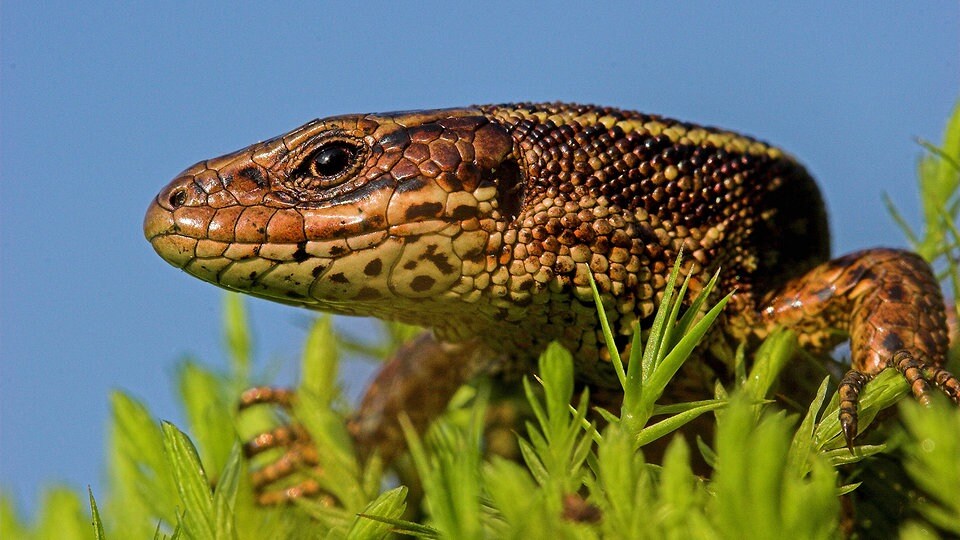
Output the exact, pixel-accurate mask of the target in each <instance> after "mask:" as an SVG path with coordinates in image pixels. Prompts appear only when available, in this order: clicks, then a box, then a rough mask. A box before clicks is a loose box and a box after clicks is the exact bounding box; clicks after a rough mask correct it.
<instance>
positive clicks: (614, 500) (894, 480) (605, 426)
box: [0, 106, 960, 539]
mask: <svg viewBox="0 0 960 540" xmlns="http://www.w3.org/2000/svg"><path fill="white" fill-rule="evenodd" d="M923 144H924V146H925V147H926V148H927V149H928V150H929V155H927V156H926V157H924V158H923V160H922V161H921V163H920V191H921V193H922V200H923V205H924V218H925V223H924V229H923V232H922V233H915V232H913V231H912V230H909V229H905V230H906V234H907V236H908V238H909V239H910V241H911V243H912V244H913V246H914V247H915V248H916V249H917V250H918V251H919V252H920V253H922V254H923V255H924V256H925V257H927V258H928V260H931V261H934V262H935V264H936V267H937V268H938V271H939V272H941V277H942V279H944V281H946V282H947V283H948V284H949V286H950V287H952V289H953V291H954V294H953V296H954V298H956V297H957V291H958V290H960V274H958V264H957V263H958V260H960V233H958V231H957V227H956V223H957V222H958V213H960V187H958V186H960V166H958V163H960V106H958V108H957V109H956V110H955V111H954V114H953V116H952V118H951V120H950V123H949V126H948V130H947V133H946V136H945V139H944V143H943V145H942V146H941V147H940V148H939V149H937V148H934V147H933V146H932V145H929V144H927V143H923ZM891 209H892V206H891ZM894 216H895V218H896V219H898V220H899V221H900V222H901V223H902V222H903V220H902V219H901V218H899V214H897V213H896V212H895V210H894ZM675 280H676V274H674V277H673V278H672V279H671V286H670V287H669V288H668V291H669V292H668V295H667V298H665V301H664V302H663V304H662V305H661V308H660V310H659V311H658V313H657V315H656V321H655V324H654V328H653V329H652V330H651V332H650V333H649V335H648V336H646V337H645V338H643V339H641V336H640V335H639V334H638V335H636V336H635V337H634V342H633V346H632V347H631V358H630V359H629V361H628V362H626V365H625V366H624V364H623V363H622V362H621V359H620V358H619V357H618V356H617V355H616V354H615V353H614V355H613V356H614V358H613V362H614V365H615V366H616V367H617V375H618V377H619V380H620V383H621V385H622V387H623V393H624V399H623V403H622V405H621V406H619V408H615V409H614V410H602V409H597V410H596V414H590V410H591V407H592V405H591V402H590V395H589V391H588V390H584V391H583V392H582V393H580V394H579V395H574V394H575V392H574V380H573V359H572V358H571V355H570V354H569V353H568V352H567V351H566V350H564V349H563V348H561V347H559V346H551V347H550V348H548V349H547V350H546V351H545V352H544V353H543V355H542V356H541V357H540V360H539V369H538V370H537V374H538V375H537V377H536V379H528V380H526V381H524V386H523V392H522V394H523V396H522V398H521V399H520V400H519V401H520V402H521V403H523V404H525V407H526V408H528V409H529V411H530V414H529V415H528V420H527V422H526V424H525V429H521V427H520V426H517V431H518V433H519V434H518V435H517V437H518V443H517V444H518V445H519V446H518V449H519V452H518V456H517V459H507V458H504V457H500V456H497V455H493V454H485V453H484V449H485V448H488V447H492V446H493V445H492V444H490V443H487V444H485V442H484V441H485V430H484V428H485V424H486V423H487V422H486V420H487V418H488V417H489V414H488V413H489V412H490V411H492V410H493V409H495V408H496V407H498V406H500V405H499V404H498V403H497V400H496V399H495V398H494V397H493V394H494V392H492V388H491V384H490V382H489V381H479V382H477V383H476V384H475V385H472V386H469V387H464V388H463V389H461V391H460V392H459V393H458V394H457V396H456V397H455V398H454V400H453V402H452V403H451V405H450V407H449V410H448V412H447V413H446V414H445V415H444V416H443V417H442V418H441V419H440V420H439V421H438V422H436V424H435V425H434V426H433V427H432V428H431V429H430V430H429V432H428V433H427V434H426V435H424V436H423V437H420V436H418V435H417V434H415V433H414V432H413V431H412V430H411V429H409V428H408V429H407V433H406V434H407V437H408V441H409V446H410V456H409V458H408V459H405V460H401V462H400V463H398V469H399V471H400V473H399V478H402V479H404V481H403V482H402V483H401V482H400V481H399V480H397V477H394V476H389V475H387V476H385V473H384V468H383V467H382V464H381V463H380V462H379V461H378V460H376V459H373V460H370V461H369V462H368V463H359V462H358V461H357V460H356V458H355V457H354V453H353V449H352V448H351V442H350V438H349V437H348V435H347V432H346V429H345V418H346V417H347V415H348V414H349V412H350V408H349V405H348V404H347V403H346V402H345V400H344V399H343V397H342V396H341V395H340V393H339V389H338V386H337V382H336V381H337V367H338V361H339V356H340V353H341V352H342V351H344V350H346V349H350V350H353V351H354V352H357V351H360V352H363V353H365V354H369V355H372V356H375V357H379V358H382V357H384V356H386V355H387V354H388V353H389V351H390V350H392V348H393V347H395V346H396V344H397V343H399V342H402V341H403V340H404V339H406V338H407V337H408V336H409V334H410V330H409V329H406V328H401V327H398V326H387V327H386V328H387V332H385V338H384V340H383V342H382V343H380V344H378V345H376V346H370V345H366V346H364V348H363V349H362V350H361V349H359V348H358V346H357V345H356V344H352V343H349V342H347V341H345V340H344V339H342V338H341V337H339V336H337V335H336V334H335V332H334V331H333V330H332V327H331V323H330V319H329V318H327V317H320V318H318V319H317V320H316V322H315V324H314V325H313V327H312V329H311V330H310V332H309V335H308V337H307V343H306V345H305V347H304V353H303V360H302V379H303V380H302V382H301V383H300V386H299V388H298V396H299V400H298V401H297V403H296V405H295V407H294V409H293V410H292V412H291V414H290V417H289V418H285V416H286V415H283V416H284V417H280V418H278V416H277V411H275V410H272V409H271V408H269V407H258V408H254V409H251V410H247V411H243V412H238V411H237V410H236V406H235V402H236V396H238V395H239V393H240V392H241V391H242V390H243V389H244V388H246V387H248V386H251V384H252V382H253V381H252V376H251V372H252V369H251V366H252V359H251V353H250V350H251V347H250V338H249V332H248V329H247V324H246V316H245V314H244V308H243V305H242V303H241V301H240V300H239V299H238V298H237V297H234V296H229V297H228V298H227V303H226V309H225V313H226V317H225V329H226V338H227V339H226V342H227V349H228V353H229V357H230V358H231V364H230V366H231V367H230V369H229V371H228V372H227V373H217V372H214V371H211V370H210V369H208V368H206V367H204V366H203V365H201V364H200V363H197V362H186V363H184V364H183V365H181V366H180V368H179V370H178V373H177V384H178V387H179V392H180V395H181V397H182V402H183V406H184V408H185V410H186V413H187V414H186V417H187V419H188V421H187V426H186V428H187V429H186V433H185V432H184V431H181V429H180V428H178V427H176V426H174V425H172V424H169V423H160V424H158V423H157V422H156V421H155V420H154V418H153V416H152V415H151V414H150V413H149V411H148V410H147V408H146V407H145V406H144V405H143V404H141V403H139V402H137V401H136V400H134V399H133V398H131V397H129V396H128V395H126V394H124V393H122V392H117V393H115V394H114V395H113V396H112V397H111V403H112V421H111V427H110V443H109V455H108V465H107V470H108V474H109V483H108V486H107V489H106V490H105V492H104V493H90V494H89V495H88V496H87V497H85V498H83V499H82V498H81V495H79V494H77V493H73V492H71V491H69V490H66V489H54V490H52V491H50V492H49V493H47V495H46V497H45V499H44V501H43V502H42V504H41V506H40V511H39V512H38V514H37V516H36V517H35V518H34V520H33V521H32V522H30V523H27V522H25V521H23V520H22V519H21V518H20V516H18V515H17V513H16V512H15V511H14V509H13V507H12V503H11V502H10V500H9V498H7V497H2V498H0V537H2V538H6V539H14V538H24V539H30V538H36V539H43V538H58V539H71V538H91V537H94V538H151V537H152V538H197V539H241V538H257V539H260V538H318V537H320V538H358V539H360V538H382V537H385V536H389V535H391V534H397V533H401V534H407V535H411V536H417V537H425V538H463V539H471V538H528V537H533V538H547V537H549V538H557V539H559V538H601V537H602V538H620V537H630V538H774V537H782V536H789V537H791V538H834V537H840V536H845V535H846V536H849V535H852V536H856V537H878V538H887V537H894V536H897V535H899V536H901V537H904V538H909V539H921V538H935V537H938V536H960V498H958V497H957V496H956V488H957V486H960V460H958V459H957V456H960V437H958V436H957V434H958V433H960V409H957V408H956V407H954V406H950V405H949V404H948V403H947V402H946V400H945V399H941V400H937V401H936V402H935V403H934V405H933V407H932V408H930V409H923V408H922V407H920V406H919V405H917V404H916V403H914V402H913V401H912V400H910V399H906V400H902V401H900V398H901V397H903V396H904V395H906V394H908V393H909V392H908V391H907V388H906V383H905V382H904V381H903V380H902V378H901V377H900V376H899V375H898V374H897V373H896V372H895V371H893V370H888V371H886V372H884V373H882V374H881V375H880V376H879V377H877V378H876V379H875V380H874V381H872V382H871V383H870V384H869V385H868V386H867V388H866V390H865V393H864V395H863V398H862V405H861V428H862V429H863V428H867V427H870V433H867V434H865V435H864V436H862V437H861V439H863V440H865V441H866V443H864V444H862V445H860V446H857V447H856V450H855V452H854V453H852V454H851V453H850V451H849V450H847V449H846V447H845V446H844V443H843V439H842V437H841V436H840V430H839V425H838V421H837V399H836V396H835V383H836V381H835V380H831V378H830V377H823V379H822V382H821V383H820V384H819V386H817V387H815V388H812V391H811V392H810V393H809V394H808V395H807V396H806V398H805V400H804V401H803V402H804V403H809V405H808V406H797V405H795V404H793V403H794V402H793V401H791V400H786V399H777V400H773V399H771V396H774V395H775V392H777V390H778V378H779V377H780V374H781V372H782V371H783V370H784V366H785V365H786V364H787V363H788V362H789V361H790V360H791V359H792V358H793V359H795V358H796V357H797V355H802V354H803V353H802V352H800V351H798V350H797V345H796V340H795V336H794V335H793V334H792V333H791V332H789V331H779V332H776V333H774V334H773V335H771V336H770V338H769V339H767V340H766V342H765V343H764V344H763V345H762V346H761V347H760V349H759V350H758V351H756V353H755V354H753V356H752V358H751V361H750V362H747V361H746V360H745V355H744V354H743V351H739V353H738V354H737V356H736V359H735V362H736V363H735V366H736V373H737V374H738V377H737V381H736V382H735V383H734V385H733V387H732V388H724V387H722V386H719V385H718V386H717V387H716V391H715V396H714V398H713V399H710V400H705V401H698V402H691V403H681V404H674V405H669V406H661V405H657V401H658V399H659V398H660V397H661V395H662V394H663V392H664V390H665V389H666V388H668V386H669V385H670V384H671V378H672V377H673V376H674V375H675V374H676V373H677V371H678V369H680V367H681V365H682V364H683V362H684V360H686V358H687V357H688V356H689V355H690V353H691V352H692V351H693V349H694V347H696V346H697V344H698V343H699V342H700V338H701V337H702V336H703V335H704V333H705V332H706V330H707V328H708V327H709V325H710V324H711V322H712V321H713V319H714V317H716V315H717V314H718V313H719V312H720V310H721V309H722V307H723V304H724V303H725V302H726V299H723V300H721V301H720V302H719V303H718V304H716V305H714V306H702V305H701V304H700V302H702V299H703V298H706V295H705V294H701V296H700V298H699V299H698V300H696V302H697V304H696V305H695V306H694V307H693V308H691V309H688V310H686V311H685V312H683V313H681V310H680V309H679V299H681V298H683V297H684V295H685V293H686V284H685V283H676V282H675ZM954 304H955V302H954ZM700 308H703V309H700ZM601 313H602V312H601ZM701 313H705V314H704V315H703V316H702V317H696V316H695V315H696V314H701ZM606 332H607V334H608V340H610V336H609V330H607V331H606ZM957 353H958V351H957V350H954V351H952V360H951V362H952V363H951V368H952V370H953V372H954V373H957V372H960V358H958V356H960V355H958V354H957ZM796 363H797V361H796V360H794V364H796ZM800 363H801V364H802V363H803V362H802V361H800ZM748 364H749V365H750V368H749V370H748V369H747V365H748ZM821 376H823V375H821ZM258 382H259V381H258ZM776 395H778V396H779V394H776ZM895 404H897V409H898V412H899V414H898V415H880V416H878V413H880V412H881V411H883V410H884V409H887V408H890V407H893V406H894V405H895ZM881 417H884V418H883V420H882V421H881V420H879V418H881ZM598 418H599V419H600V423H597V421H596V419H598ZM697 418H699V419H700V421H701V422H702V421H703V420H705V419H706V420H708V424H709V430H708V431H710V432H712V433H713V434H714V435H713V436H711V437H710V438H708V439H707V440H705V439H702V438H698V439H695V440H694V442H693V443H692V444H691V443H690V442H688V439H686V438H684V437H679V436H676V432H677V430H678V429H680V428H681V427H683V426H685V425H686V424H688V423H689V422H691V421H692V420H694V419H697ZM293 419H295V421H297V422H299V423H301V424H302V425H303V426H304V427H305V428H306V430H307V431H308V432H309V433H310V435H311V437H312V438H313V441H314V442H315V443H316V446H317V448H318V451H319V460H320V468H321V469H322V473H320V472H316V471H314V472H313V473H310V474H311V477H312V478H313V479H314V480H315V481H317V482H318V483H319V485H320V486H321V488H322V489H323V490H324V491H325V492H326V493H328V494H329V495H331V496H332V497H333V498H334V499H335V500H336V501H338V504H337V505H334V506H328V505H324V504H322V502H321V500H318V499H299V500H297V502H296V503H295V504H291V505H286V506H276V507H261V506H258V505H256V504H255V502H254V496H253V489H252V486H251V484H250V479H249V474H248V473H249V468H248V467H249V464H248V463H247V460H245V459H243V458H242V457H241V449H240V448H241V447H240V441H241V440H242V439H243V438H246V437H249V436H251V435H252V434H254V433H258V432H261V431H264V430H266V429H269V428H270V427H273V426H276V425H277V424H278V422H281V421H289V420H293ZM601 424H602V425H601ZM187 433H189V436H188V435H187ZM238 434H239V435H238ZM858 441H860V439H858ZM658 444H659V445H660V446H662V447H663V448H664V449H665V450H664V451H663V452H662V459H659V460H657V462H656V463H654V462H648V461H646V460H645V459H644V455H645V453H647V452H646V451H648V450H649V449H650V448H652V447H653V446H654V445H658ZM265 459H267V460H269V459H270V456H269V455H268V456H265ZM701 462H702V464H700V463H701ZM701 469H702V470H701ZM318 470H319V469H318ZM301 479H302V476H301ZM211 486H212V487H211Z"/></svg>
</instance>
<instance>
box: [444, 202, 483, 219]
mask: <svg viewBox="0 0 960 540" xmlns="http://www.w3.org/2000/svg"><path fill="white" fill-rule="evenodd" d="M478 215H480V210H479V209H478V208H477V207H476V206H470V205H468V204H465V205H462V206H458V207H456V208H454V209H453V212H450V217H452V218H453V219H457V220H461V221H463V220H467V219H470V218H475V217H477V216H478Z"/></svg>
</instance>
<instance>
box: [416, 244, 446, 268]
mask: <svg viewBox="0 0 960 540" xmlns="http://www.w3.org/2000/svg"><path fill="white" fill-rule="evenodd" d="M420 260H421V261H423V260H426V261H430V262H431V263H433V265H434V266H436V267H437V270H440V271H441V272H443V273H444V274H449V273H450V272H453V270H454V268H453V265H451V264H450V263H449V262H447V257H446V255H443V254H442V253H437V245H436V244H430V245H429V246H427V251H426V253H424V254H423V255H421V256H420Z"/></svg>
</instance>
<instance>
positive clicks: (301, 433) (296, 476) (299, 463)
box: [239, 387, 337, 506]
mask: <svg viewBox="0 0 960 540" xmlns="http://www.w3.org/2000/svg"><path fill="white" fill-rule="evenodd" d="M295 399H296V394H295V393H294V392H293V391H292V390H288V389H282V388H270V387H256V388H251V389H249V390H247V391H245V392H243V394H241V396H240V403H239V408H240V410H244V409H247V408H250V407H253V406H255V405H263V404H267V405H273V406H276V407H279V408H280V409H282V410H284V411H287V412H289V411H290V409H291V407H292V405H293V402H294V400H295ZM271 450H283V452H282V453H281V454H280V455H279V457H276V458H274V459H273V460H271V461H269V462H267V463H266V464H265V465H263V466H261V467H259V468H256V469H252V470H251V472H250V481H251V483H252V484H253V489H254V494H255V497H256V501H257V504H260V505H263V506H272V505H278V504H286V503H290V502H293V500H294V499H298V498H301V497H312V498H316V499H318V500H319V501H320V502H321V503H322V504H326V505H328V506H333V505H336V504H337V503H336V499H335V498H333V497H332V496H330V495H329V494H328V493H325V492H323V491H322V490H321V488H320V485H319V483H318V482H317V481H316V476H317V475H320V474H323V470H322V468H320V467H319V458H318V455H317V449H316V447H315V446H314V444H313V440H312V439H311V438H310V435H309V434H308V433H307V430H306V429H304V427H303V426H302V425H300V424H297V423H293V424H288V425H281V426H278V427H276V428H274V429H272V430H270V431H264V432H261V433H258V434H256V435H254V436H253V437H251V438H250V439H249V440H247V441H246V442H245V443H244V445H243V453H244V455H245V456H246V457H247V458H252V457H254V456H257V455H260V454H263V453H265V452H269V451H271Z"/></svg>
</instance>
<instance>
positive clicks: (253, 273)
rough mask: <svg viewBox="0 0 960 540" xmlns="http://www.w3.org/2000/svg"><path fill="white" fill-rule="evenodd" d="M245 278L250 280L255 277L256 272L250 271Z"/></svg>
mask: <svg viewBox="0 0 960 540" xmlns="http://www.w3.org/2000/svg"><path fill="white" fill-rule="evenodd" d="M247 278H248V279H251V280H254V279H257V273H256V272H250V275H249V276H247Z"/></svg>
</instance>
